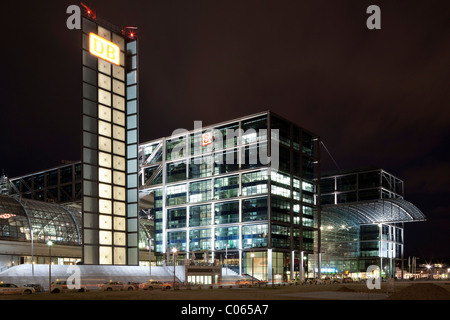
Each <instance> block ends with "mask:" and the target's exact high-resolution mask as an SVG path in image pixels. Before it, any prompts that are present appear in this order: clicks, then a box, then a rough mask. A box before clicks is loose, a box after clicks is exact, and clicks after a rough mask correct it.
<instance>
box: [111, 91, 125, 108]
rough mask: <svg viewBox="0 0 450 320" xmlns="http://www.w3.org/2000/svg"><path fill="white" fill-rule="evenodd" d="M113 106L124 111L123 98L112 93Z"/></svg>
mask: <svg viewBox="0 0 450 320" xmlns="http://www.w3.org/2000/svg"><path fill="white" fill-rule="evenodd" d="M113 107H114V108H115V109H119V110H122V111H125V99H124V98H122V97H120V96H118V95H115V94H114V95H113Z"/></svg>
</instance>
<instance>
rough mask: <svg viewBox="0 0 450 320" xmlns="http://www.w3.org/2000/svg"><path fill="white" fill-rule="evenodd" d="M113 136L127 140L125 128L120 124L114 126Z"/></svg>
mask: <svg viewBox="0 0 450 320" xmlns="http://www.w3.org/2000/svg"><path fill="white" fill-rule="evenodd" d="M113 138H114V139H117V140H120V141H125V129H124V128H122V127H119V126H113Z"/></svg>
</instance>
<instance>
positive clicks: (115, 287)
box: [100, 281, 134, 291]
mask: <svg viewBox="0 0 450 320" xmlns="http://www.w3.org/2000/svg"><path fill="white" fill-rule="evenodd" d="M100 290H103V291H126V290H128V291H133V290H134V285H132V284H125V283H122V282H120V281H109V282H106V283H104V284H101V285H100Z"/></svg>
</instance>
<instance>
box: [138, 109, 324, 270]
mask: <svg viewBox="0 0 450 320" xmlns="http://www.w3.org/2000/svg"><path fill="white" fill-rule="evenodd" d="M317 141H318V140H317V137H316V136H315V135H313V134H311V133H308V132H306V131H305V130H303V129H302V128H300V127H297V126H296V125H294V124H292V123H291V122H289V121H286V120H283V119H281V118H280V117H278V116H276V115H274V114H272V113H270V112H267V113H262V114H259V115H255V116H249V117H244V118H242V119H236V120H232V121H229V122H227V123H221V124H218V125H217V126H211V127H207V128H202V130H196V131H193V132H187V131H186V132H185V133H182V134H180V135H178V136H175V137H170V138H163V139H159V140H157V141H152V142H149V143H145V144H141V145H140V148H139V159H140V164H141V168H140V173H139V177H140V178H139V181H140V188H141V189H142V190H143V191H145V192H146V193H151V194H153V193H154V194H155V195H156V192H158V194H159V199H160V201H161V200H162V201H161V202H162V203H161V205H160V206H159V207H157V205H156V201H155V202H154V205H153V206H152V205H151V206H150V209H151V210H155V249H156V254H157V259H158V263H163V261H164V260H166V259H167V253H168V252H170V250H171V249H172V248H173V247H176V248H177V250H178V254H177V256H178V259H190V260H191V261H192V260H193V261H194V262H195V261H196V260H199V261H200V260H201V261H204V259H205V257H208V258H209V259H210V261H212V260H218V261H222V262H223V261H224V260H225V259H227V260H228V265H229V266H230V267H231V268H233V270H235V271H236V272H239V273H241V274H251V270H250V268H251V263H250V264H249V263H248V262H249V261H251V258H250V254H253V255H254V256H255V255H256V256H257V257H258V258H255V257H254V261H255V260H256V259H257V260H256V261H258V266H257V267H256V266H254V267H256V268H257V269H256V271H255V270H254V272H255V273H257V274H258V277H260V278H261V279H268V278H269V277H271V276H272V269H273V270H274V272H275V273H276V277H279V278H280V279H281V278H286V277H288V274H289V273H290V271H289V270H290V269H289V268H290V267H289V266H290V262H289V261H290V260H289V257H290V255H291V254H292V252H293V251H294V250H297V254H298V252H300V251H305V252H313V251H314V241H313V239H314V235H315V234H316V233H317V230H318V225H317V221H318V219H317V214H318V213H317V210H316V207H315V198H314V195H315V193H316V192H317V190H316V183H315V180H314V179H313V175H314V174H315V173H314V170H315V167H317V165H318V164H319V161H318V160H319V159H318V155H317V152H316V149H317ZM271 154H272V157H277V158H278V155H279V159H277V160H279V161H276V164H275V163H272V162H270V161H269V159H270V158H269V156H270V155H271ZM305 161H308V164H307V165H304V162H305ZM305 176H306V177H305ZM294 235H295V236H294ZM296 261H297V262H298V259H297V260H296ZM273 265H276V267H275V268H272V267H271V266H273ZM294 269H295V270H296V271H297V272H298V270H299V267H298V266H297V267H295V268H294ZM291 276H292V275H291Z"/></svg>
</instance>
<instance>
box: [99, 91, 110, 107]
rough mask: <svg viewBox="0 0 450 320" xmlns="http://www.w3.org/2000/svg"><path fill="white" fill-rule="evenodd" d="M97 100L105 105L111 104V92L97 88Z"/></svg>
mask: <svg viewBox="0 0 450 320" xmlns="http://www.w3.org/2000/svg"><path fill="white" fill-rule="evenodd" d="M98 102H100V103H101V104H104V105H106V106H111V93H109V92H108V91H105V90H102V89H98Z"/></svg>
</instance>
